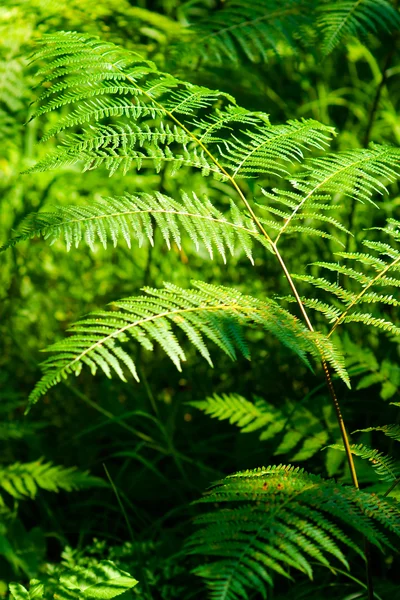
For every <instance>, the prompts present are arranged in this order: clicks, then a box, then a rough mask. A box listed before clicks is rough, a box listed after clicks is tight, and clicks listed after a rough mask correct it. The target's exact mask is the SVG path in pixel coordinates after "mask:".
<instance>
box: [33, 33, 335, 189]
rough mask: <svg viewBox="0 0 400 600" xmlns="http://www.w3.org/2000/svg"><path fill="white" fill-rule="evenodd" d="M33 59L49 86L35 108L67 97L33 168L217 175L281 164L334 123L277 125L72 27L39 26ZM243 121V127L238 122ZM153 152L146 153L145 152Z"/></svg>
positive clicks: (318, 141)
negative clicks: (42, 30) (45, 31)
mask: <svg viewBox="0 0 400 600" xmlns="http://www.w3.org/2000/svg"><path fill="white" fill-rule="evenodd" d="M42 43H43V44H44V49H43V50H41V51H39V52H38V53H37V54H36V59H37V60H46V61H49V62H48V64H47V66H46V67H45V68H44V69H42V71H41V73H42V76H43V78H44V82H45V83H46V86H47V88H48V89H47V90H46V92H45V93H44V94H42V97H41V107H40V108H39V110H38V111H37V112H36V113H35V115H34V116H39V115H41V114H44V113H47V112H49V111H54V110H56V109H58V108H60V107H63V106H67V105H70V108H71V110H70V112H69V113H68V114H67V115H66V116H65V117H62V118H61V119H60V120H59V121H58V123H57V124H56V125H55V126H53V127H52V128H51V129H50V130H49V131H48V132H47V133H46V135H45V136H44V137H43V141H45V140H46V139H48V138H49V137H51V136H53V135H56V134H58V133H61V132H64V131H66V130H71V128H75V127H79V128H80V132H79V133H72V134H71V133H69V134H68V135H65V137H64V138H63V140H62V144H61V145H60V146H59V147H58V149H57V150H56V151H55V152H53V153H51V154H49V155H48V156H45V158H44V159H42V160H41V161H39V162H38V163H37V164H36V165H35V166H34V167H32V169H30V170H29V171H43V170H47V169H52V168H55V167H57V166H59V165H71V164H75V163H76V162H82V163H83V167H84V169H85V170H86V169H94V168H97V167H99V166H104V167H105V168H106V169H108V170H109V171H110V174H113V173H114V172H115V171H116V170H117V169H119V168H122V169H123V171H124V172H126V171H127V170H129V169H131V168H140V167H141V166H142V165H146V164H154V166H155V168H156V169H157V170H159V169H161V167H162V165H163V164H166V163H168V164H171V165H172V168H173V169H175V170H176V169H178V168H180V167H181V166H190V167H194V168H198V169H201V170H202V172H203V174H204V175H209V174H211V173H212V174H213V175H214V176H216V177H218V178H221V179H229V178H230V179H232V180H233V179H234V178H236V177H243V176H244V177H249V176H255V175H257V174H260V173H275V174H281V173H286V172H287V171H286V170H285V168H284V166H282V164H281V163H282V162H283V163H285V162H286V163H287V162H288V161H289V162H292V161H293V160H296V159H299V158H301V157H302V152H303V151H304V150H305V149H312V148H320V149H321V148H323V147H324V145H326V143H327V140H328V139H329V137H330V136H331V135H332V132H333V130H332V128H331V127H327V126H325V125H322V124H321V123H318V122H317V121H313V120H311V119H310V120H303V121H290V122H288V123H287V124H286V125H278V126H273V125H271V124H270V123H269V120H268V115H266V114H263V113H260V112H256V113H254V112H251V111H246V110H245V109H241V108H239V107H237V106H236V103H235V100H234V99H233V98H232V97H231V96H229V95H228V94H224V93H222V92H218V91H213V90H210V89H208V88H206V87H201V86H197V85H194V84H191V83H186V82H184V81H180V80H178V79H176V78H175V77H173V76H171V75H169V74H165V73H161V72H160V71H158V70H157V68H156V67H155V65H154V64H153V63H151V62H149V61H147V60H145V59H143V58H142V57H141V56H140V55H137V54H135V53H132V52H128V51H125V50H123V49H121V48H119V47H117V46H114V45H113V44H110V43H104V42H101V41H99V40H98V39H97V38H93V37H90V36H85V35H82V34H77V33H70V32H69V33H65V32H62V33H59V34H54V35H49V36H44V38H43V41H42ZM242 126H246V129H243V130H242V128H241V127H242ZM149 161H150V162H149Z"/></svg>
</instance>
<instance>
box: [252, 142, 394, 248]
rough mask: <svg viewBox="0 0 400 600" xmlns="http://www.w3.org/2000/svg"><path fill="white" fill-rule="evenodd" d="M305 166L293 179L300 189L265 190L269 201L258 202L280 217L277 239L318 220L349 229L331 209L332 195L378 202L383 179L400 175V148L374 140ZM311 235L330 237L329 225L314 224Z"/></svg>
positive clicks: (383, 190) (333, 208)
mask: <svg viewBox="0 0 400 600" xmlns="http://www.w3.org/2000/svg"><path fill="white" fill-rule="evenodd" d="M303 166H304V168H305V170H304V171H303V172H301V173H299V174H298V175H297V176H296V179H293V180H291V184H292V186H293V187H294V188H295V190H297V191H293V190H279V189H273V190H272V192H268V191H265V190H263V194H264V196H265V197H266V198H267V199H268V204H267V205H265V206H263V205H258V206H259V208H262V209H264V210H267V211H268V212H269V213H270V214H272V215H274V216H275V217H277V221H276V223H277V225H276V226H275V227H274V229H275V230H277V232H278V233H277V236H276V240H275V243H277V242H278V241H279V239H280V237H281V235H282V234H283V233H297V232H298V231H301V230H302V229H303V228H305V227H307V226H308V222H310V223H311V222H312V221H316V222H318V221H319V222H320V223H321V225H323V226H324V225H327V226H330V228H332V227H333V228H334V229H336V230H337V231H338V232H340V231H342V232H345V233H346V234H347V235H351V233H350V232H349V231H347V229H346V228H345V227H344V226H343V225H342V224H341V223H340V222H339V221H338V220H337V219H335V218H334V217H332V216H331V215H330V214H329V211H332V210H335V208H339V207H337V206H336V207H335V205H332V196H337V195H338V194H341V195H344V196H348V197H350V198H353V199H354V200H358V201H360V202H372V203H374V200H373V198H374V196H375V195H376V194H377V193H378V194H383V193H385V192H386V191H387V190H386V187H385V185H384V183H383V182H382V180H386V181H389V182H392V181H394V180H395V179H396V178H397V177H398V172H397V169H398V168H399V167H400V151H399V149H398V148H394V147H391V146H379V145H377V144H372V145H371V146H370V147H369V148H368V149H360V150H352V151H344V152H338V153H335V154H328V155H327V156H323V157H321V158H315V159H310V160H309V161H306V162H304V163H303ZM309 233H310V234H311V235H321V236H325V237H329V235H331V234H330V233H329V232H328V233H327V232H326V229H320V228H319V227H318V228H315V227H314V228H310V229H309Z"/></svg>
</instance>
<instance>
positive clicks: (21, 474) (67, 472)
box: [0, 460, 106, 499]
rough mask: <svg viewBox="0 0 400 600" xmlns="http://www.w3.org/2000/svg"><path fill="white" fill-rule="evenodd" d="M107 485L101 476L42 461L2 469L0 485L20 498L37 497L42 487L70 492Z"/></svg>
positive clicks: (17, 464) (54, 490)
mask: <svg viewBox="0 0 400 600" xmlns="http://www.w3.org/2000/svg"><path fill="white" fill-rule="evenodd" d="M105 485H106V483H105V482H104V481H103V480H102V479H100V478H98V477H93V476H92V475H89V474H88V473H87V472H83V471H78V470H77V469H76V468H75V467H69V468H65V467H60V466H58V465H53V464H52V463H43V462H41V461H40V460H38V461H34V462H30V463H14V464H11V465H7V466H6V467H1V468H0V487H1V488H2V489H3V490H4V491H6V492H7V493H8V494H10V495H11V496H12V497H13V498H17V499H22V498H25V497H27V498H35V496H36V495H37V493H38V490H39V489H43V490H47V491H49V492H58V491H59V490H66V491H67V492H70V491H72V490H80V489H87V488H90V487H103V486H105Z"/></svg>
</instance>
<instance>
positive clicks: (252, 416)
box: [188, 394, 281, 433]
mask: <svg viewBox="0 0 400 600" xmlns="http://www.w3.org/2000/svg"><path fill="white" fill-rule="evenodd" d="M188 404H189V406H193V407H194V408H197V409H199V410H201V411H202V412H204V413H205V414H206V415H210V416H211V417H212V418H213V419H219V420H220V421H225V420H227V421H229V423H231V424H232V425H236V426H237V427H239V428H240V429H241V431H242V433H249V432H252V431H257V430H258V429H264V428H265V427H266V426H267V425H269V424H270V423H272V422H274V421H276V420H277V419H278V418H279V416H281V415H280V411H279V410H277V409H275V408H274V407H272V406H271V405H270V404H267V402H265V401H264V400H262V399H261V398H258V399H257V400H256V402H249V400H246V398H243V396H239V395H238V394H222V395H221V396H219V395H218V394H214V396H209V397H208V398H206V399H205V400H198V401H192V402H188Z"/></svg>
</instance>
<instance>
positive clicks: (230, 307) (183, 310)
mask: <svg viewBox="0 0 400 600" xmlns="http://www.w3.org/2000/svg"><path fill="white" fill-rule="evenodd" d="M237 308H240V312H245V311H246V307H245V306H243V305H239V304H237V303H232V304H217V305H214V306H207V305H199V306H194V307H191V308H180V309H176V310H166V311H164V312H162V313H158V314H157V315H151V316H149V317H146V318H144V319H138V320H136V321H134V322H133V323H128V324H127V325H124V327H120V328H119V329H118V330H116V331H113V332H112V333H110V334H109V335H107V336H105V337H103V338H101V339H99V340H98V341H97V342H95V343H94V344H92V345H91V346H90V347H88V348H86V350H84V351H83V352H81V353H80V354H79V355H78V356H76V357H75V358H74V360H72V361H71V362H69V363H68V364H66V365H64V366H63V367H62V370H63V371H65V370H69V369H71V367H72V366H73V365H74V364H76V363H79V362H80V361H81V360H82V358H83V357H84V356H86V354H88V353H89V352H92V351H93V350H94V349H95V348H98V347H99V346H103V345H104V344H105V343H106V342H107V341H108V340H111V339H112V338H115V337H118V336H119V335H120V334H121V333H124V332H125V331H128V330H129V329H131V328H133V327H137V326H138V325H141V324H142V323H148V322H150V321H155V320H157V319H162V318H164V317H169V316H171V315H180V314H183V313H189V312H201V311H205V312H208V311H209V312H212V311H216V312H218V311H220V310H236V309H237ZM248 310H249V311H251V312H252V313H256V312H258V311H257V309H256V308H254V307H251V306H249V307H248ZM111 314H112V313H111Z"/></svg>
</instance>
